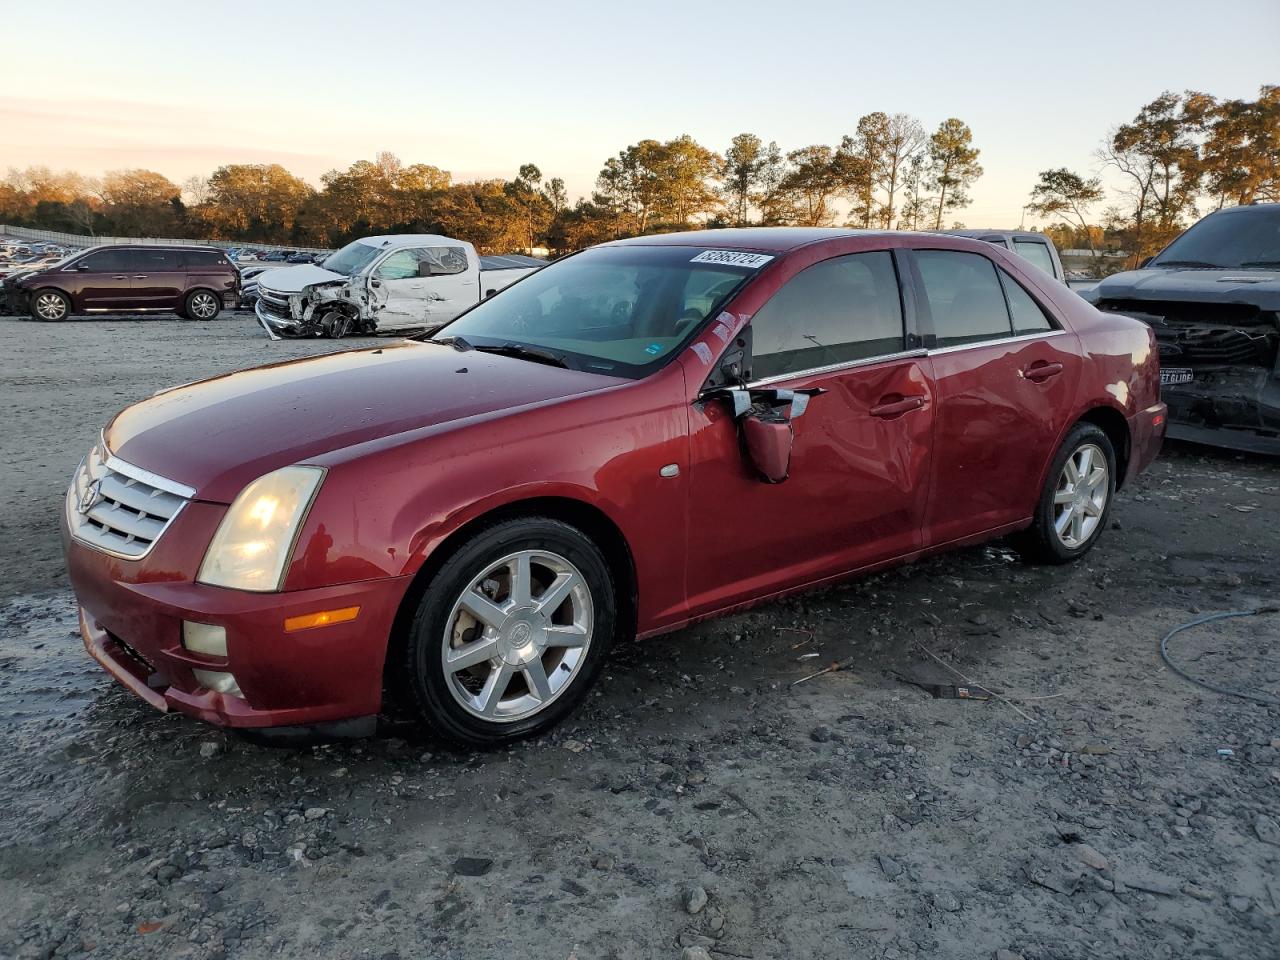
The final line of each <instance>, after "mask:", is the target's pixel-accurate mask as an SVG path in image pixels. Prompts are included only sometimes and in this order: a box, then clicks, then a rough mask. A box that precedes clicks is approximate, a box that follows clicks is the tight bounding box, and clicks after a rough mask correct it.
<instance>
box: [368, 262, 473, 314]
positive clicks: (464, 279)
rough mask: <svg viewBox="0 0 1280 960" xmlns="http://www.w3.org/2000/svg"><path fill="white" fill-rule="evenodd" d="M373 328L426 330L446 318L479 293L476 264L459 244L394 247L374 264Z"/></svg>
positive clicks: (468, 304) (466, 305)
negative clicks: (375, 324)
mask: <svg viewBox="0 0 1280 960" xmlns="http://www.w3.org/2000/svg"><path fill="white" fill-rule="evenodd" d="M371 284H372V287H373V289H372V291H371V292H372V294H373V298H372V299H373V302H374V303H378V304H381V309H380V310H379V311H378V314H377V317H378V329H380V330H402V329H427V330H434V329H435V328H436V327H439V326H442V325H443V324H445V323H448V322H449V321H450V320H452V319H453V318H454V317H456V316H457V315H458V314H460V313H461V312H462V311H463V310H465V309H466V308H467V307H469V306H471V305H472V304H473V303H475V302H476V298H477V297H478V296H479V294H478V291H479V288H480V277H479V272H478V268H477V266H476V265H475V264H473V263H470V262H469V260H468V257H467V251H466V249H465V248H463V247H420V248H414V249H410V250H397V251H395V252H394V253H392V254H389V255H388V256H387V257H386V258H385V259H384V260H383V261H382V262H381V263H380V264H378V266H377V267H376V268H375V269H374V272H373V277H372V280H371Z"/></svg>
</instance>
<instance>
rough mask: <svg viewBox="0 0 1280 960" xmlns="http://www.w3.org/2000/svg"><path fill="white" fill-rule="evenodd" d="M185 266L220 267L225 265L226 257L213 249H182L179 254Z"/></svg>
mask: <svg viewBox="0 0 1280 960" xmlns="http://www.w3.org/2000/svg"><path fill="white" fill-rule="evenodd" d="M181 259H182V265H183V266H185V267H222V266H226V265H227V258H226V257H224V256H223V255H222V254H220V253H217V252H215V251H213V250H184V251H182V254H181Z"/></svg>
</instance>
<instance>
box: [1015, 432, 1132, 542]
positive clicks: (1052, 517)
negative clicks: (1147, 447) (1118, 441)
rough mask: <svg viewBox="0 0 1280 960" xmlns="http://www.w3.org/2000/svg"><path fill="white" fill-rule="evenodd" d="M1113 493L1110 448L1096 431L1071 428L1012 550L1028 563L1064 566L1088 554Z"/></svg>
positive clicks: (1113, 464)
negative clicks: (1027, 526) (1031, 561)
mask: <svg viewBox="0 0 1280 960" xmlns="http://www.w3.org/2000/svg"><path fill="white" fill-rule="evenodd" d="M1115 492H1116V454H1115V448H1114V447H1112V445H1111V440H1110V438H1108V437H1107V435H1106V433H1104V432H1103V431H1102V430H1101V429H1100V428H1099V427H1096V426H1094V425H1093V424H1091V423H1077V424H1076V425H1075V426H1074V427H1072V428H1071V432H1070V433H1068V434H1067V438H1066V440H1064V441H1063V443H1062V446H1061V447H1060V448H1059V449H1058V453H1057V455H1056V456H1055V457H1054V458H1053V463H1052V464H1051V465H1050V467H1049V475H1048V477H1047V478H1046V479H1045V485H1044V489H1043V490H1042V491H1041V493H1040V500H1039V503H1038V504H1037V505H1036V513H1035V519H1034V520H1033V521H1032V523H1031V526H1030V527H1029V528H1028V529H1027V530H1025V531H1023V533H1022V535H1021V536H1020V538H1019V542H1018V546H1019V548H1020V549H1021V551H1022V553H1023V555H1024V556H1025V557H1027V559H1029V560H1033V561H1039V562H1041V563H1070V562H1071V561H1072V560H1076V559H1079V558H1080V557H1082V556H1084V555H1085V554H1086V553H1088V552H1089V550H1090V549H1092V548H1093V545H1094V544H1095V543H1096V542H1097V540H1098V537H1099V536H1101V534H1102V531H1103V529H1104V528H1105V527H1106V525H1107V517H1108V516H1110V514H1111V501H1112V500H1113V499H1114V497H1115Z"/></svg>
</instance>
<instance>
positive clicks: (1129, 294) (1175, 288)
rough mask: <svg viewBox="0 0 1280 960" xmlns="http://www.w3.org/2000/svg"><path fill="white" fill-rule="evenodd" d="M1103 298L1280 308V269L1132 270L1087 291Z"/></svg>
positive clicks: (1096, 299) (1095, 299)
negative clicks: (1243, 304) (1244, 304)
mask: <svg viewBox="0 0 1280 960" xmlns="http://www.w3.org/2000/svg"><path fill="white" fill-rule="evenodd" d="M1086 292H1087V293H1089V294H1091V295H1092V296H1090V297H1089V299H1090V300H1092V301H1093V302H1094V303H1097V302H1098V301H1100V300H1181V301H1184V302H1185V301H1193V302H1194V301H1201V302H1206V303H1208V302H1213V303H1247V304H1252V305H1254V306H1257V307H1259V308H1261V309H1263V310H1280V270H1253V269H1250V270H1200V269H1186V270H1177V269H1162V268H1155V267H1151V268H1148V269H1146V270H1130V271H1129V272H1127V273H1117V274H1115V275H1113V276H1110V277H1107V279H1105V280H1103V281H1102V282H1100V283H1099V284H1098V285H1097V286H1096V287H1092V288H1091V289H1090V290H1088V291H1086Z"/></svg>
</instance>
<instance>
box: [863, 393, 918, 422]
mask: <svg viewBox="0 0 1280 960" xmlns="http://www.w3.org/2000/svg"><path fill="white" fill-rule="evenodd" d="M894 396H898V395H897V394H890V395H889V396H888V397H881V398H880V402H879V403H878V404H876V405H875V406H874V407H872V408H871V410H870V411H869V412H870V413H871V415H872V416H873V417H879V418H880V419H882V420H892V419H893V418H894V417H900V416H902V415H903V414H904V413H910V412H911V411H912V410H919V409H920V408H921V407H923V406H924V397H919V396H916V397H899V398H898V399H897V400H891V399H890V397H894Z"/></svg>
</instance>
